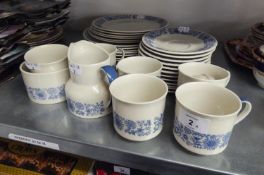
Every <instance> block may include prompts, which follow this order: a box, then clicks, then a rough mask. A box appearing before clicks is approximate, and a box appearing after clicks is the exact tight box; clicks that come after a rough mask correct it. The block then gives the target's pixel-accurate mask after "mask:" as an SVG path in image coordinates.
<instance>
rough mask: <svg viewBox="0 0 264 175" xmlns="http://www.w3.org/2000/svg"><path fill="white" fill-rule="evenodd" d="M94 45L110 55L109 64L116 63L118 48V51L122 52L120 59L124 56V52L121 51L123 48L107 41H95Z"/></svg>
mask: <svg viewBox="0 0 264 175" xmlns="http://www.w3.org/2000/svg"><path fill="white" fill-rule="evenodd" d="M96 45H97V46H99V47H101V48H102V49H104V50H105V51H106V52H107V53H108V54H109V55H110V65H111V66H114V65H116V53H117V51H118V50H120V52H121V53H122V57H121V59H123V58H124V56H125V52H124V51H123V49H120V48H117V47H116V46H115V45H112V44H107V43H96Z"/></svg>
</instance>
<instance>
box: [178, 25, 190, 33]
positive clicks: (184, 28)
mask: <svg viewBox="0 0 264 175" xmlns="http://www.w3.org/2000/svg"><path fill="white" fill-rule="evenodd" d="M178 31H179V32H180V33H188V32H189V31H190V27H183V26H181V27H178Z"/></svg>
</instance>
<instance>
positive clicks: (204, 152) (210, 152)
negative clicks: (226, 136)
mask: <svg viewBox="0 0 264 175" xmlns="http://www.w3.org/2000/svg"><path fill="white" fill-rule="evenodd" d="M173 135H174V137H175V139H176V141H177V142H178V143H179V144H180V145H181V146H182V147H183V148H185V149H187V150H188V151H190V152H192V153H196V154H200V155H204V156H209V155H215V154H219V153H221V152H223V151H224V150H225V149H226V147H227V146H225V147H223V148H219V149H215V150H205V149H198V148H194V147H191V146H188V145H186V143H185V142H184V141H182V140H181V139H180V138H179V137H178V136H177V135H176V134H175V133H174V132H173Z"/></svg>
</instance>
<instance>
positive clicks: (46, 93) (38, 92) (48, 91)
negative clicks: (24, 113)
mask: <svg viewBox="0 0 264 175" xmlns="http://www.w3.org/2000/svg"><path fill="white" fill-rule="evenodd" d="M64 86H65V85H61V86H58V87H51V88H33V87H30V86H27V87H26V89H27V92H28V95H29V96H30V97H31V98H32V99H34V100H55V99H61V98H65V91H64Z"/></svg>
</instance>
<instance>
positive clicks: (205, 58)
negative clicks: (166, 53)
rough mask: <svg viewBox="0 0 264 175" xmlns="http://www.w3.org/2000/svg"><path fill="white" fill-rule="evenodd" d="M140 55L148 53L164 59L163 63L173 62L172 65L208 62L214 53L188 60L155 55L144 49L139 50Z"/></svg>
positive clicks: (147, 54)
mask: <svg viewBox="0 0 264 175" xmlns="http://www.w3.org/2000/svg"><path fill="white" fill-rule="evenodd" d="M138 52H139V54H140V55H146V56H149V57H152V58H156V59H158V60H160V61H162V62H163V63H167V64H171V65H179V64H182V63H187V62H202V61H204V62H206V61H209V60H211V57H212V55H211V54H210V55H207V56H205V57H200V58H195V59H188V60H187V59H186V60H182V59H178V58H177V57H175V58H168V57H162V56H158V55H153V54H152V53H149V52H147V51H145V52H144V51H143V50H139V51H138Z"/></svg>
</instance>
